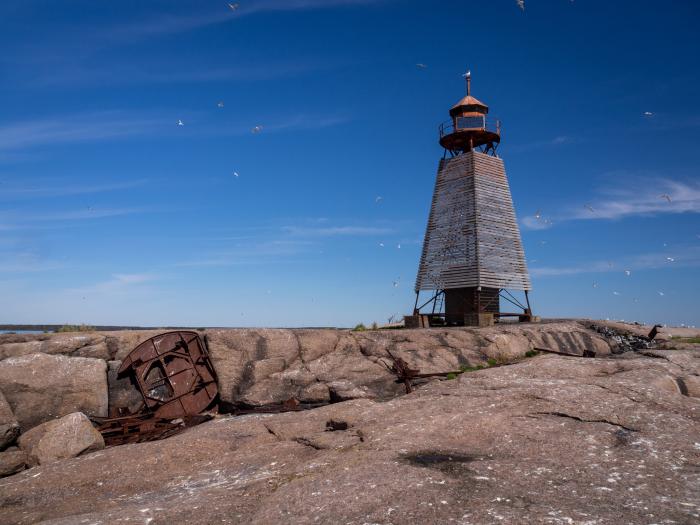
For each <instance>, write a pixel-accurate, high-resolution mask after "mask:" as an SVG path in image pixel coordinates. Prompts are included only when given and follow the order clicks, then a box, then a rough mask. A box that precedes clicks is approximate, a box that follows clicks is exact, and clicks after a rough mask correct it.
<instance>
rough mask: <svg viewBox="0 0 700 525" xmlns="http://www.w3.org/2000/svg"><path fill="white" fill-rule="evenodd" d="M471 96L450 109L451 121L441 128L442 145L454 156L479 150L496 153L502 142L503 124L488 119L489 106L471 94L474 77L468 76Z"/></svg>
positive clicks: (490, 118) (466, 77) (465, 76)
mask: <svg viewBox="0 0 700 525" xmlns="http://www.w3.org/2000/svg"><path fill="white" fill-rule="evenodd" d="M464 78H465V79H466V84H467V95H466V96H465V97H464V98H462V99H461V100H460V101H459V102H457V103H456V104H455V105H454V106H452V108H451V109H450V117H452V118H451V120H449V121H447V122H444V123H442V124H441V125H440V145H441V146H442V147H443V148H445V149H446V150H449V151H450V152H452V153H453V154H457V153H461V152H464V151H471V150H473V149H475V148H476V149H479V150H480V151H481V152H482V153H488V152H492V153H495V151H496V147H497V146H498V144H499V143H500V141H501V122H500V121H499V120H498V119H495V118H493V117H488V116H487V114H488V112H489V107H488V106H487V105H486V104H484V103H483V102H481V101H480V100H478V99H477V98H475V97H473V96H472V94H471V84H472V75H471V72H469V71H467V72H466V74H465V75H464Z"/></svg>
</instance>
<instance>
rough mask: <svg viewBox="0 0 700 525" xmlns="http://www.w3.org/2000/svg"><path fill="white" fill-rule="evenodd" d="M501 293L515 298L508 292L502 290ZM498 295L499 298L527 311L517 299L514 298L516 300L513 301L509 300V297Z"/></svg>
mask: <svg viewBox="0 0 700 525" xmlns="http://www.w3.org/2000/svg"><path fill="white" fill-rule="evenodd" d="M501 291H503V292H505V293H507V294H508V295H510V296H511V297H513V295H512V294H511V293H510V292H508V290H506V289H503V288H502V289H501ZM498 295H499V297H501V298H503V299H505V300H506V301H508V302H509V303H510V304H512V305H514V306H517V307H518V308H522V309H523V310H527V308H525V306H523V305H522V304H521V303H520V302H519V301H518V300H517V299H515V297H513V299H514V300H513V301H511V300H510V299H508V297H506V296H504V295H501V294H500V293H499V294H498Z"/></svg>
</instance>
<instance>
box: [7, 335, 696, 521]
mask: <svg viewBox="0 0 700 525" xmlns="http://www.w3.org/2000/svg"><path fill="white" fill-rule="evenodd" d="M645 330H647V331H648V329H647V327H635V326H633V325H622V326H620V325H615V324H614V323H603V322H591V321H557V322H547V323H541V324H519V325H518V324H514V325H499V326H495V327H489V328H458V329H454V328H451V329H439V328H432V329H420V330H378V331H366V332H352V331H349V330H332V329H298V330H285V329H235V330H233V329H232V330H224V329H221V330H206V331H204V332H203V334H202V335H206V337H207V341H208V345H209V350H210V355H211V359H212V362H213V364H214V367H215V369H216V371H217V374H218V386H219V392H220V396H221V401H222V406H223V407H224V408H226V407H228V408H229V409H231V410H233V409H235V408H236V407H264V406H269V405H274V404H277V403H282V402H283V401H285V400H288V399H290V398H295V399H297V400H298V401H299V402H302V403H309V404H328V406H325V407H322V408H318V409H314V410H310V411H305V412H303V413H302V412H295V413H286V414H275V415H252V416H239V417H231V416H226V415H219V416H216V418H215V420H214V421H210V422H208V423H204V424H202V425H200V426H198V427H195V428H191V429H189V430H187V431H185V432H184V433H182V434H181V435H178V436H174V437H171V438H168V439H165V440H162V441H157V442H152V443H140V444H134V445H125V446H119V447H113V448H109V449H106V450H103V451H100V452H96V451H98V450H100V449H102V448H103V447H104V443H103V442H102V443H100V439H101V436H100V435H99V433H96V432H95V431H94V428H93V427H92V425H91V424H90V422H89V419H88V417H99V416H101V417H104V416H106V415H107V414H108V413H109V411H110V407H115V406H135V405H136V404H137V403H139V402H140V400H141V398H140V395H139V394H138V392H137V391H136V390H135V388H134V387H133V386H132V385H131V384H130V383H129V382H128V380H126V381H125V380H122V379H118V378H117V377H116V370H117V369H118V367H119V364H120V362H121V359H123V357H124V356H125V355H126V354H127V353H128V352H129V351H130V350H131V349H132V348H133V347H135V346H136V345H137V344H138V343H140V342H141V341H143V340H145V339H148V338H149V337H152V336H153V335H156V334H157V333H159V332H158V331H150V330H149V331H119V332H90V333H62V334H17V335H11V334H5V335H0V450H2V451H0V474H2V475H10V474H13V475H11V476H10V477H7V478H5V479H4V480H0V508H2V515H3V523H5V522H7V523H36V522H39V521H42V520H44V522H47V523H48V522H50V523H76V522H80V521H81V520H85V522H86V523H88V522H108V523H119V522H121V521H127V520H128V521H134V520H136V521H137V522H138V523H140V522H144V523H151V522H152V523H172V522H188V523H211V522H213V521H224V522H226V521H228V522H232V523H240V522H252V523H274V522H280V521H287V522H294V523H313V522H316V523H318V522H321V523H338V522H343V523H358V524H359V523H365V522H367V523H409V522H416V520H418V521H421V520H422V521H423V522H435V520H437V521H440V522H449V521H454V522H456V523H485V522H495V521H497V520H498V521H499V522H501V523H522V522H525V521H528V519H526V516H539V517H538V518H537V519H533V520H529V521H530V522H542V523H621V522H630V523H632V522H634V523H637V522H640V521H641V522H646V521H649V522H650V523H651V522H654V520H655V519H658V522H659V523H661V522H662V521H661V519H660V518H659V516H661V517H663V518H664V519H674V520H676V521H677V522H679V523H686V522H692V521H694V520H695V519H696V518H693V516H696V517H697V516H698V512H699V509H700V507H698V505H700V501H698V494H700V490H699V489H700V483H699V475H700V470H698V469H700V443H698V442H697V441H698V439H697V436H698V435H700V426H699V425H698V415H699V414H698V413H697V411H698V410H699V409H700V404H699V403H698V399H699V397H700V375H699V372H700V366H698V365H699V363H700V361H699V360H698V358H699V357H700V352H699V351H698V347H700V345H696V344H694V343H687V342H686V341H685V340H683V339H679V340H674V339H672V338H671V337H670V336H669V334H664V333H662V334H661V336H660V337H659V341H658V342H657V343H655V344H653V345H652V344H650V345H648V346H649V347H648V348H646V347H644V345H643V344H642V343H643V342H644V338H643V337H641V336H643V335H644V333H645ZM634 338H637V339H634ZM636 340H638V341H639V342H640V343H639V347H638V348H636V351H629V350H630V349H631V348H632V346H634V345H635V344H637V343H635V341H636ZM537 348H544V349H548V350H552V351H555V352H560V353H565V354H571V355H572V356H581V355H583V354H584V353H586V352H588V353H591V352H594V353H595V355H596V359H581V358H579V357H566V356H560V355H547V354H540V355H537V356H535V357H527V356H532V355H534V352H533V350H534V349H537ZM670 348H679V349H675V350H671V349H670ZM389 354H391V355H394V356H398V357H400V358H401V359H403V360H405V361H406V363H407V364H408V365H409V366H410V367H412V368H414V369H417V370H420V371H421V372H422V373H434V372H444V371H447V370H455V369H460V367H462V369H469V370H472V369H475V368H477V367H478V366H479V365H480V366H484V367H486V368H485V369H483V370H476V371H470V372H465V373H464V374H461V375H459V376H458V377H456V378H455V379H454V380H451V381H449V380H448V381H445V380H430V381H427V382H426V384H424V385H422V386H420V388H418V389H417V390H416V391H415V392H413V393H412V394H409V395H405V392H404V390H403V385H402V384H401V383H400V382H397V381H396V376H395V375H393V374H392V372H391V370H390V365H391V360H390V358H389ZM494 364H498V365H501V364H508V365H509V366H490V365H494ZM86 416H88V417H86ZM329 422H333V423H332V424H331V423H329ZM95 434H96V435H95ZM572 452H573V453H572ZM70 458H73V459H70ZM150 464H153V465H154V466H155V465H158V468H157V469H155V468H154V469H149V470H148V471H147V472H144V471H143V466H144V465H150ZM314 465H316V466H314ZM28 467H32V468H29V470H26V472H21V471H22V470H24V469H26V468H28ZM577 469H578V471H580V473H582V474H581V475H580V476H577V475H575V474H574V472H577ZM603 471H606V472H607V476H608V477H607V478H605V479H603V478H602V477H601V476H603V475H604V474H603V473H602V472H603ZM18 472H19V473H18ZM533 472H537V474H533ZM639 476H641V477H639ZM484 478H486V479H484ZM599 478H600V479H599ZM178 480H179V481H178ZM610 480H614V481H610ZM535 481H536V482H537V487H539V488H538V489H536V487H535ZM623 481H624V483H623ZM144 483H145V484H146V485H144ZM654 484H658V485H659V487H660V488H655V489H652V488H651V487H652V486H653V485H654ZM362 487H364V488H362ZM367 487H370V488H371V490H367ZM372 487H373V488H372ZM557 487H558V489H557V490H554V488H557ZM623 487H624V490H626V491H627V492H623ZM634 487H636V488H634ZM404 489H406V491H407V492H413V494H414V495H419V497H418V496H417V497H411V496H409V495H408V494H404V493H403V490H404ZM409 489H410V490H409ZM628 489H629V490H628ZM534 490H539V491H540V494H539V497H535V495H534V493H533V491H534ZM572 490H573V492H572ZM655 490H656V491H657V494H656V495H655V494H653V492H654V491H655ZM229 492H230V493H231V494H235V495H236V497H233V498H232V497H231V496H230V495H229V496H226V495H225V494H226V493H229ZM557 492H559V493H560V496H562V497H563V500H562V504H557V503H556V501H557V500H556V497H555V495H556V494H557ZM316 493H317V495H316V496H314V495H313V494H316ZM563 493H566V494H563ZM577 493H580V495H574V494H577ZM188 494H189V495H190V496H193V497H194V496H197V497H196V498H194V499H192V498H189V499H188V498H187V497H186V496H187V495H188ZM664 494H666V496H663V495H664ZM669 494H670V495H669ZM282 495H284V496H285V497H284V499H280V498H281V497H282ZM349 495H352V498H355V499H352V498H350V499H349V500H348V498H349ZM583 495H585V496H586V498H588V499H589V500H591V501H595V502H597V503H596V504H597V505H599V506H600V508H599V509H598V510H597V511H596V512H592V513H591V512H589V511H590V510H591V509H590V508H588V506H587V505H585V504H584V498H583ZM491 496H492V497H491ZM661 496H663V497H666V498H671V499H669V500H668V501H666V500H663V499H660V498H661ZM489 497H491V499H488V498H489ZM494 498H501V499H497V500H494ZM630 498H631V499H630ZM634 498H637V499H636V500H634V501H637V502H638V504H635V505H632V504H631V503H630V505H629V506H627V507H626V506H625V504H626V503H625V504H623V503H624V502H628V501H629V502H631V501H632V500H633V499H634ZM255 501H257V503H254V502H255ZM341 501H346V502H347V505H344V506H343V505H341ZM442 501H447V503H442ZM681 501H682V502H683V503H684V505H681V503H680V502H681ZM564 502H566V504H564ZM645 506H646V507H647V508H646V510H645V508H644V507H645ZM137 507H138V508H137ZM194 507H197V509H195V508H194ZM199 507H201V508H202V510H201V511H199V512H197V510H199ZM144 508H145V509H146V510H144ZM156 509H161V510H156ZM389 509H394V510H391V511H389ZM546 509H549V510H546ZM552 509H558V510H552ZM586 509H587V510H586ZM650 509H651V510H650ZM545 510H546V512H545ZM552 512H554V514H552ZM387 513H388V514H387ZM651 514H654V517H651V516H650V515H651ZM497 515H502V516H503V519H504V520H506V521H500V520H499V518H497V517H496V516H497ZM596 516H598V517H597V518H596ZM615 516H617V517H618V518H620V519H619V520H618V521H615V520H614V519H613V518H614V517H615ZM139 517H140V519H141V521H139V520H138V519H136V518H139ZM314 517H315V518H317V519H316V520H315V521H314V519H313V518H314ZM127 518H128V519H127ZM147 518H148V521H145V520H146V519H147ZM565 518H566V519H565ZM594 518H595V519H594ZM567 519H569V520H573V521H567ZM616 519H617V518H616ZM338 520H343V521H338ZM518 520H520V521H518ZM523 520H524V521H523ZM538 520H539V521H538ZM596 520H597V521H596ZM684 520H685V521H684Z"/></svg>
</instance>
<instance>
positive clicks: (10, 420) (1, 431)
mask: <svg viewBox="0 0 700 525" xmlns="http://www.w3.org/2000/svg"><path fill="white" fill-rule="evenodd" d="M19 430H20V429H19V423H18V422H17V418H16V417H15V415H14V414H13V413H12V408H11V407H10V404H9V403H8V402H7V400H6V399H5V396H4V395H3V393H2V391H0V450H4V449H6V448H7V447H9V446H10V445H12V443H14V442H15V439H17V436H19Z"/></svg>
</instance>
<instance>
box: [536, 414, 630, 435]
mask: <svg viewBox="0 0 700 525" xmlns="http://www.w3.org/2000/svg"><path fill="white" fill-rule="evenodd" d="M533 415H543V416H555V417H565V418H568V419H573V420H574V421H580V422H581V423H605V424H606V425H611V426H613V427H618V428H622V429H624V430H626V431H628V432H639V430H638V429H636V428H630V427H626V426H625V425H621V424H620V423H613V422H612V421H608V420H607V419H583V418H581V417H578V416H572V415H571V414H567V413H565V412H534V413H533Z"/></svg>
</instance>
